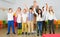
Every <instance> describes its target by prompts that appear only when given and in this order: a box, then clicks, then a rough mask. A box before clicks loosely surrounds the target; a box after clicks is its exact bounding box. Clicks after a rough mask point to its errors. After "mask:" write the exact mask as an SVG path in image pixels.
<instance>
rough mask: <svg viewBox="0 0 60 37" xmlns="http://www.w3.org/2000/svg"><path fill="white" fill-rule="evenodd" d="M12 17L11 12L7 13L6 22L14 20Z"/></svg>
mask: <svg viewBox="0 0 60 37" xmlns="http://www.w3.org/2000/svg"><path fill="white" fill-rule="evenodd" d="M13 15H14V13H13V12H12V13H7V20H8V21H12V20H14V19H13Z"/></svg>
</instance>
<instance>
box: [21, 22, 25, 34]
mask: <svg viewBox="0 0 60 37" xmlns="http://www.w3.org/2000/svg"><path fill="white" fill-rule="evenodd" d="M24 30H25V24H24V23H22V33H24Z"/></svg>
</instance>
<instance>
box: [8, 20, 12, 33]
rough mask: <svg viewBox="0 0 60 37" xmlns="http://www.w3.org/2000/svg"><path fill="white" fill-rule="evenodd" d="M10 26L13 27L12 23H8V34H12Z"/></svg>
mask: <svg viewBox="0 0 60 37" xmlns="http://www.w3.org/2000/svg"><path fill="white" fill-rule="evenodd" d="M10 26H11V23H10V21H8V33H10Z"/></svg>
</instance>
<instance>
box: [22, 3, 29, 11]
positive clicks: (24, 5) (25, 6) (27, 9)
mask: <svg viewBox="0 0 60 37" xmlns="http://www.w3.org/2000/svg"><path fill="white" fill-rule="evenodd" d="M23 5H24V6H25V8H26V10H27V12H28V7H27V5H26V4H23Z"/></svg>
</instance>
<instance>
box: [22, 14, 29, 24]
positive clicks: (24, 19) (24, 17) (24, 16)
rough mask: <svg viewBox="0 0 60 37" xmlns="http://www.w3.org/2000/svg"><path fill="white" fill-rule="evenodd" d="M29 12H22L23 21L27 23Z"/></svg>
mask: <svg viewBox="0 0 60 37" xmlns="http://www.w3.org/2000/svg"><path fill="white" fill-rule="evenodd" d="M27 17H28V14H27V13H22V22H24V23H26V20H27Z"/></svg>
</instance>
